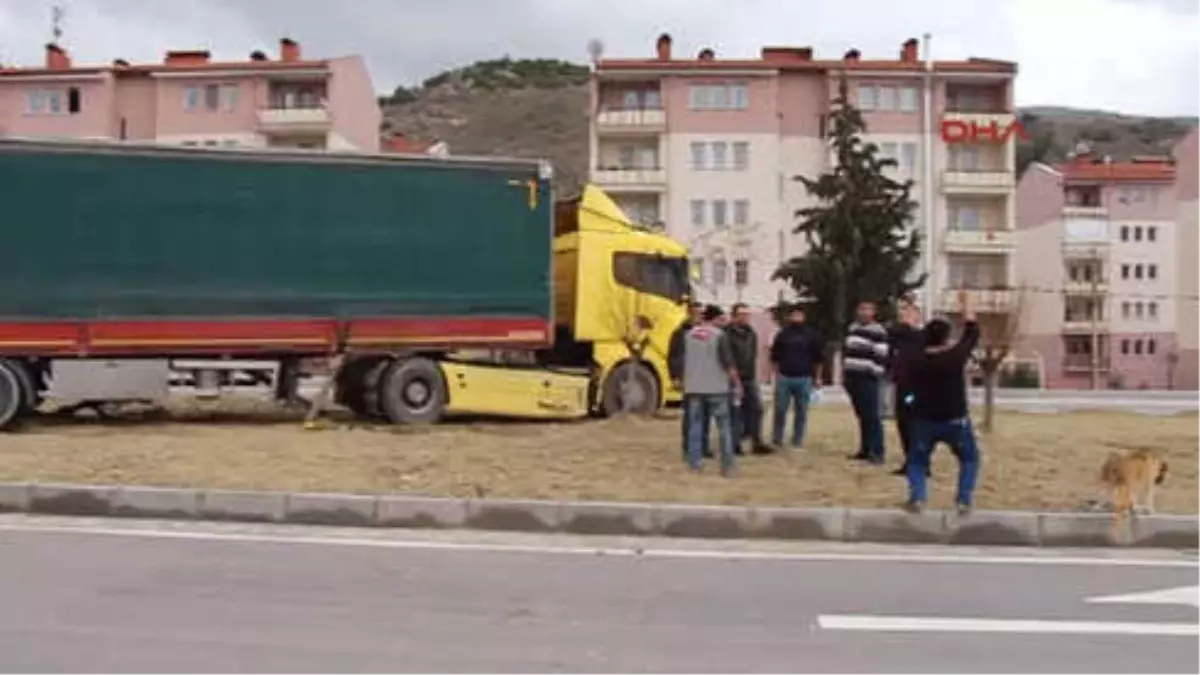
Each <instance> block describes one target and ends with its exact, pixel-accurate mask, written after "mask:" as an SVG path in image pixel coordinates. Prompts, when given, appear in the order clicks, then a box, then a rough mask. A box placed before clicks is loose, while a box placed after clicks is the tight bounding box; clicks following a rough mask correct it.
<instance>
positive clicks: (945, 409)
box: [908, 291, 979, 515]
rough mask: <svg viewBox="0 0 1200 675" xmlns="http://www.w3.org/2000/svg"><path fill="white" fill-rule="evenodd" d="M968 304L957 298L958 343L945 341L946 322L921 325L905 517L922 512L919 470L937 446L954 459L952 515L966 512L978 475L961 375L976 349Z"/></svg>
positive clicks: (923, 493) (976, 450) (976, 329)
mask: <svg viewBox="0 0 1200 675" xmlns="http://www.w3.org/2000/svg"><path fill="white" fill-rule="evenodd" d="M968 299H969V298H968V296H967V294H966V292H965V291H962V292H960V293H959V296H958V306H959V313H960V314H961V315H962V317H963V328H962V335H961V336H960V337H959V338H958V342H954V343H952V342H951V341H950V332H951V327H950V323H949V322H948V321H946V320H945V319H934V320H932V321H930V322H929V323H928V324H926V325H925V330H924V333H925V351H924V353H923V354H922V355H921V358H920V359H919V360H917V361H916V363H915V364H914V365H915V368H914V373H913V376H914V382H915V387H914V390H915V391H914V394H913V403H914V407H915V410H916V423H915V425H914V428H913V440H912V455H911V456H910V457H909V459H908V509H909V510H910V511H920V510H921V509H922V508H924V506H925V498H926V487H925V482H926V473H925V470H926V469H927V468H928V467H929V460H930V457H931V456H932V455H933V448H934V446H935V445H936V444H938V443H945V444H946V445H948V446H950V449H951V450H952V451H953V452H954V456H955V457H956V458H958V494H957V496H956V497H955V502H956V503H957V504H958V512H959V514H960V515H965V514H966V513H968V512H969V511H970V510H971V498H972V496H973V495H974V493H975V481H976V479H977V477H978V475H979V444H978V443H977V442H976V440H975V429H974V427H973V425H972V424H971V411H970V407H969V405H968V401H967V378H966V373H965V370H966V367H967V362H968V361H969V360H970V359H971V354H972V352H974V351H975V347H976V345H978V344H979V324H978V323H976V321H975V313H974V312H972V311H971V307H970V305H969V303H968Z"/></svg>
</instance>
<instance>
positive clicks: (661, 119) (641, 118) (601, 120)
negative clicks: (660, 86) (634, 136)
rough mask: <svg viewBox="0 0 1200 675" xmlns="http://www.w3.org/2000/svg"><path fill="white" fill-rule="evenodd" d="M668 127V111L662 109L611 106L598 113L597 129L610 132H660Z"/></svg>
mask: <svg viewBox="0 0 1200 675" xmlns="http://www.w3.org/2000/svg"><path fill="white" fill-rule="evenodd" d="M666 128H667V113H666V111H664V110H661V109H655V108H643V109H621V108H609V109H605V110H601V111H600V112H599V113H597V114H596V130H597V131H600V132H609V133H660V132H662V131H665V130H666Z"/></svg>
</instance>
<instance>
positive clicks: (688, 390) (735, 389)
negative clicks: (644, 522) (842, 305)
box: [668, 293, 980, 513]
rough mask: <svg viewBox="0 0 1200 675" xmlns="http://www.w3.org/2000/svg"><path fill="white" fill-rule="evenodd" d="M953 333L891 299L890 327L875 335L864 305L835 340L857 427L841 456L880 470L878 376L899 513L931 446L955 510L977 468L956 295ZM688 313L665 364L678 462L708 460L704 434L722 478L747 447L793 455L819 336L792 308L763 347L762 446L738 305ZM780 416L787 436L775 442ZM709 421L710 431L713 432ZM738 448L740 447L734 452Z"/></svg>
mask: <svg viewBox="0 0 1200 675" xmlns="http://www.w3.org/2000/svg"><path fill="white" fill-rule="evenodd" d="M958 309H959V314H960V315H961V316H962V318H963V326H962V329H961V331H960V335H959V337H958V339H957V340H952V339H951V335H952V333H953V332H954V330H953V327H952V326H951V324H950V323H949V322H948V321H947V320H946V319H943V318H934V319H931V320H930V321H928V322H927V323H924V324H922V320H921V311H920V308H919V307H918V306H917V305H916V304H915V302H913V301H912V299H911V298H905V299H903V300H901V302H900V303H899V306H898V307H897V315H898V318H897V321H896V323H895V324H894V325H892V326H887V327H885V326H884V325H882V324H881V323H880V322H879V321H878V320H877V318H876V313H877V312H876V310H877V307H876V305H875V303H873V302H869V301H864V302H860V303H859V304H858V306H857V309H856V312H855V319H854V321H853V322H852V323H851V324H850V325H849V327H848V328H847V330H846V338H845V341H844V342H843V344H842V346H841V347H842V349H841V352H842V355H841V358H842V360H841V365H842V385H843V387H844V388H845V390H846V394H847V396H848V397H849V399H850V403H851V406H852V408H853V409H854V414H855V417H856V418H857V420H858V430H859V433H858V437H859V443H858V449H857V452H855V453H853V454H851V455H850V459H852V460H855V461H862V462H866V463H869V464H872V465H882V464H883V463H884V457H885V454H886V453H885V445H886V444H885V440H884V438H885V436H884V430H883V411H882V399H881V396H882V390H883V384H884V382H885V380H888V379H890V380H891V381H892V383H893V385H894V390H895V397H894V399H895V410H894V418H895V421H896V430H897V433H898V435H899V437H900V442H901V446H902V449H903V452H904V464H903V465H902V466H901V467H900V468H899V469H897V470H896V471H895V472H894V473H895V474H897V475H902V476H905V477H907V479H908V484H909V495H908V502H907V507H908V508H909V510H912V511H920V510H921V509H922V508H924V505H925V502H926V499H927V480H928V478H929V476H930V474H931V472H930V459H931V457H932V454H933V449H934V447H935V446H936V445H937V444H938V443H944V444H946V445H948V446H949V447H950V449H951V450H952V451H953V452H954V454H955V456H956V457H957V458H958V461H959V479H958V492H957V497H956V503H957V508H958V510H959V511H960V512H963V513H965V512H967V511H969V510H970V509H971V503H972V494H973V492H974V489H975V482H976V478H977V475H978V471H979V461H980V458H979V448H978V445H977V443H976V440H975V432H974V428H973V426H972V424H971V419H970V414H969V408H968V403H967V387H966V375H965V370H966V366H967V362H968V361H969V360H970V358H971V354H972V352H973V351H974V350H975V347H976V345H977V344H978V342H979V326H978V323H977V321H976V319H975V315H974V313H973V312H972V311H971V308H970V306H969V304H968V296H967V295H966V294H965V293H964V294H960V296H959V308H958ZM690 310H691V311H690V316H689V318H688V320H687V321H685V322H684V324H683V325H681V326H680V327H679V328H678V329H677V330H676V332H675V334H674V335H673V336H672V338H671V348H670V354H669V357H668V365H669V368H670V372H671V377H672V378H673V380H674V381H675V385H676V387H677V388H679V389H681V390H682V391H683V394H684V408H683V428H682V438H683V457H684V461H685V462H686V463H687V465H688V466H689V467H690V468H691V469H692V470H693V471H700V470H701V469H702V463H703V460H704V458H711V457H713V453H712V450H711V447H710V442H709V432H710V429H711V428H712V427H713V426H715V428H716V431H717V435H718V451H719V453H720V464H721V473H722V475H724V476H726V477H728V476H731V475H732V474H733V472H734V470H735V468H736V464H737V459H736V457H737V456H739V455H742V454H744V452H745V451H746V450H747V449H748V450H749V451H750V452H752V453H754V454H771V453H774V452H779V451H782V450H784V449H785V448H790V449H791V450H792V451H800V450H802V449H803V447H804V437H805V430H806V428H807V423H808V406H809V403H810V402H811V401H813V400H814V396H815V395H816V394H817V392H818V391H819V389H820V386H821V385H820V383H821V377H822V374H823V373H822V367H823V364H824V361H825V358H824V348H823V347H824V345H823V342H822V339H821V337H820V336H819V335H817V333H816V332H815V331H814V330H813V329H812V328H811V327H810V326H809V325H808V324H807V323H806V322H805V314H804V309H803V308H802V307H800V306H794V307H792V308H791V309H790V310H789V311H788V313H787V316H786V319H785V321H784V323H783V325H782V326H781V328H780V330H779V331H778V332H777V333H776V335H775V337H774V339H773V340H772V342H771V345H770V349H769V350H768V352H767V353H768V355H769V361H770V371H771V381H772V382H773V384H774V395H773V404H774V416H773V419H772V428H771V431H772V435H771V443H770V444H768V443H766V442H764V439H763V430H762V426H763V403H762V395H761V391H760V387H759V382H758V353H759V344H758V335H757V333H756V331H755V330H754V328H753V327H752V326H751V324H750V312H749V309H748V308H747V306H746V305H744V304H740V303H739V304H736V305H734V306H733V308H732V311H731V314H732V316H727V315H726V314H725V312H724V311H723V310H722V309H721V308H720V307H717V306H714V305H708V306H705V305H700V304H693V305H692V306H691V308H690ZM789 410H790V411H791V413H792V433H791V435H790V437H789V439H788V440H789V445H788V446H785V445H784V431H785V428H786V421H787V416H788V412H789ZM714 423H715V425H714ZM747 444H748V446H749V447H748V448H747V447H746V446H747Z"/></svg>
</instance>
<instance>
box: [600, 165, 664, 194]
mask: <svg viewBox="0 0 1200 675" xmlns="http://www.w3.org/2000/svg"><path fill="white" fill-rule="evenodd" d="M592 182H594V183H596V184H597V185H599V186H601V187H603V188H606V189H610V190H616V191H621V192H662V191H663V190H665V189H666V188H667V172H666V170H664V169H635V168H613V167H605V168H603V169H596V170H594V171H592Z"/></svg>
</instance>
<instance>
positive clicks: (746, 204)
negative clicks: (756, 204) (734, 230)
mask: <svg viewBox="0 0 1200 675" xmlns="http://www.w3.org/2000/svg"><path fill="white" fill-rule="evenodd" d="M733 224H734V225H735V226H737V227H745V226H747V225H749V224H750V200H749V199H735V200H734V201H733Z"/></svg>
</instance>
